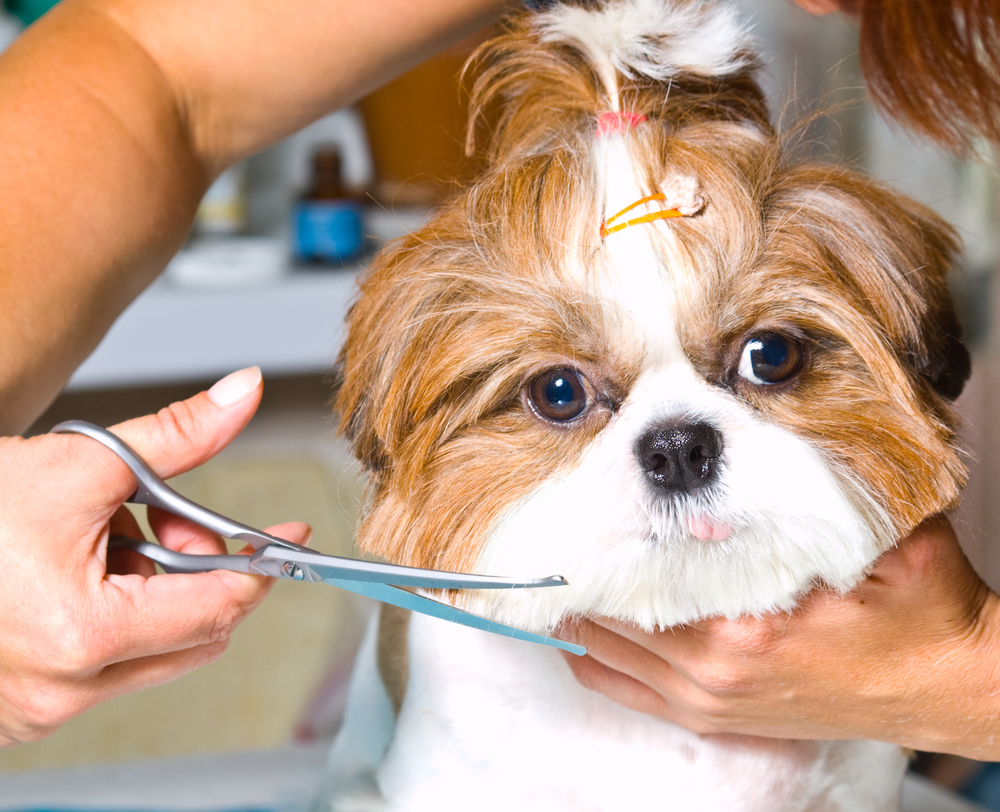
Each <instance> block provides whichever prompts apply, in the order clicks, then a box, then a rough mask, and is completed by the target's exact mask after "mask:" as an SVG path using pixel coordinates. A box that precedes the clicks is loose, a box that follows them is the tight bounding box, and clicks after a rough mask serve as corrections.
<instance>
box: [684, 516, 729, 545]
mask: <svg viewBox="0 0 1000 812" xmlns="http://www.w3.org/2000/svg"><path fill="white" fill-rule="evenodd" d="M688 530H690V531H691V535H692V536H694V537H695V538H696V539H701V540H702V541H722V540H724V539H727V538H729V536H730V535H732V532H733V528H732V527H730V526H729V525H728V524H726V523H725V522H720V521H714V520H712V519H706V518H705V517H704V516H698V517H695V518H691V519H688Z"/></svg>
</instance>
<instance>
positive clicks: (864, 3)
mask: <svg viewBox="0 0 1000 812" xmlns="http://www.w3.org/2000/svg"><path fill="white" fill-rule="evenodd" d="M842 7H843V8H844V9H845V10H846V11H849V12H854V13H856V15H857V16H858V17H859V19H860V23H861V31H860V37H861V44H860V48H861V66H862V69H863V70H864V74H865V79H866V80H867V81H868V85H869V86H870V88H871V92H872V96H873V98H874V100H875V102H876V104H877V105H878V106H879V107H880V108H881V109H882V110H884V111H885V112H887V113H888V114H889V115H891V116H893V117H894V118H896V119H897V120H899V121H900V122H901V123H903V124H905V125H906V126H908V127H911V128H913V129H914V130H916V131H917V132H919V133H921V134H923V135H926V136H928V137H930V138H932V139H933V140H935V141H937V142H938V143H940V144H942V145H944V146H946V147H948V148H950V149H952V150H955V151H961V150H963V149H967V148H970V147H971V146H972V144H973V141H974V139H975V138H976V136H977V135H981V136H983V137H985V138H987V139H988V140H990V141H992V142H993V144H995V145H998V146H1000V0H845V2H843V3H842Z"/></svg>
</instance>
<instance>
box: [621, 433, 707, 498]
mask: <svg viewBox="0 0 1000 812" xmlns="http://www.w3.org/2000/svg"><path fill="white" fill-rule="evenodd" d="M721 455H722V436H721V435H720V434H719V432H718V431H717V430H716V429H715V428H713V427H712V426H710V425H709V424H708V423H673V424H665V425H661V426H656V427H654V428H652V429H650V430H649V431H647V432H646V433H645V434H643V435H642V436H641V437H640V438H639V440H638V442H637V443H636V444H635V456H636V459H637V460H638V461H639V465H640V467H641V468H642V470H643V473H645V474H646V476H647V477H649V479H650V481H651V482H652V483H653V484H654V485H657V486H658V487H660V488H663V489H664V490H667V491H693V490H695V489H696V488H701V487H704V486H705V485H708V484H709V483H711V482H712V481H713V480H714V479H715V477H716V475H717V473H718V467H719V457H720V456H721Z"/></svg>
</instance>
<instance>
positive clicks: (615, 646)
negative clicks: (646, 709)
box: [560, 619, 673, 688]
mask: <svg viewBox="0 0 1000 812" xmlns="http://www.w3.org/2000/svg"><path fill="white" fill-rule="evenodd" d="M604 622H608V623H610V622H611V621H607V619H602V620H601V623H604ZM560 635H561V636H562V637H563V638H565V639H569V640H571V641H572V642H574V643H579V644H580V645H583V646H586V648H587V653H588V655H589V656H590V657H591V658H592V659H593V660H595V661H597V662H599V663H600V664H602V665H604V666H606V667H607V668H609V669H611V670H612V671H614V672H616V673H619V674H622V675H625V676H628V677H630V678H632V679H633V680H635V681H638V682H639V683H642V684H644V685H650V686H655V687H657V688H658V687H659V685H660V684H663V683H665V682H666V681H667V680H668V679H670V678H671V677H672V676H673V669H672V668H671V665H670V663H669V662H667V661H665V660H663V659H661V658H660V657H658V656H657V655H656V654H654V653H653V652H652V651H650V650H649V649H648V648H645V647H643V646H642V645H641V644H639V643H636V642H633V641H632V640H630V639H628V638H626V637H624V636H622V635H620V634H618V633H616V632H615V631H612V630H610V629H608V628H606V627H605V626H603V625H600V624H599V623H598V622H595V621H593V620H589V619H579V620H577V621H575V622H573V623H572V624H567V625H566V626H565V627H564V628H561V629H560ZM592 667H593V666H592V664H588V665H586V666H584V669H587V668H592Z"/></svg>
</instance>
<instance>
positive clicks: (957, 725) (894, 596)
mask: <svg viewBox="0 0 1000 812" xmlns="http://www.w3.org/2000/svg"><path fill="white" fill-rule="evenodd" d="M567 632H568V634H566V635H565V636H566V637H568V638H569V639H571V640H574V641H575V642H580V643H583V644H584V645H586V646H588V649H589V655H588V657H585V658H571V657H567V661H568V662H569V664H570V666H571V668H572V669H573V671H574V673H575V675H576V677H577V679H578V680H580V681H581V683H582V684H584V685H586V686H588V687H590V688H592V689H594V690H597V691H600V692H602V693H604V694H606V695H607V696H609V697H610V698H611V699H614V700H615V701H617V702H619V703H620V704H622V705H625V706H626V707H630V708H632V709H634V710H639V711H642V712H644V713H650V714H653V715H656V716H661V717H663V718H666V719H669V720H671V721H674V722H677V723H678V724H681V725H683V726H685V727H688V728H690V729H692V730H695V731H697V732H700V733H718V732H727V733H744V734H750V735H760V736H774V737H782V738H805V739H817V738H833V739H836V738H858V739H877V740H882V741H889V742H894V743H896V744H900V745H904V746H907V747H912V748H915V749H918V750H927V751H931V752H939V753H954V754H958V755H963V756H967V757H969V758H975V759H982V760H1000V598H998V596H997V595H996V594H995V593H994V592H992V591H991V590H990V589H989V588H988V587H987V586H986V585H985V584H984V583H983V581H982V580H981V579H980V578H979V577H978V576H977V575H976V573H975V572H974V571H973V569H972V567H971V566H970V564H969V562H968V561H967V560H966V558H965V556H964V555H963V554H962V551H961V549H960V548H959V546H958V542H957V540H956V538H955V534H954V531H953V530H952V528H951V525H950V524H949V523H948V522H947V520H945V519H944V518H941V517H937V518H934V519H931V520H929V521H927V522H925V523H924V524H923V525H921V526H920V527H919V528H917V530H916V531H914V533H913V534H912V535H911V536H910V537H909V538H907V539H906V540H904V541H903V542H901V543H900V545H899V547H898V548H897V549H895V550H893V551H891V552H889V553H888V554H886V555H885V556H884V557H883V558H882V559H881V560H880V561H879V562H878V565H877V566H876V567H875V569H874V571H873V572H872V573H871V575H870V576H869V577H868V578H867V579H866V580H865V581H863V582H862V583H861V584H860V585H859V586H858V587H857V588H856V589H855V590H853V591H852V592H850V593H849V594H848V595H846V596H839V595H837V594H834V593H831V592H830V591H828V590H816V591H814V592H812V593H810V594H809V595H807V596H806V597H805V598H804V599H803V600H802V602H801V604H800V606H799V607H798V608H797V609H796V610H795V611H793V612H792V613H790V614H778V615H770V616H766V617H763V618H758V619H755V618H745V619H741V620H734V621H726V620H723V619H717V618H716V619H710V620H706V621H702V622H699V623H694V624H691V625H690V626H685V627H680V628H676V629H668V630H666V631H663V632H660V633H654V634H645V633H643V632H640V631H637V630H636V629H634V628H630V627H627V626H624V625H621V624H616V623H613V622H611V621H607V620H601V619H597V620H595V621H584V622H581V623H580V625H579V626H578V627H576V628H571V629H567Z"/></svg>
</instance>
